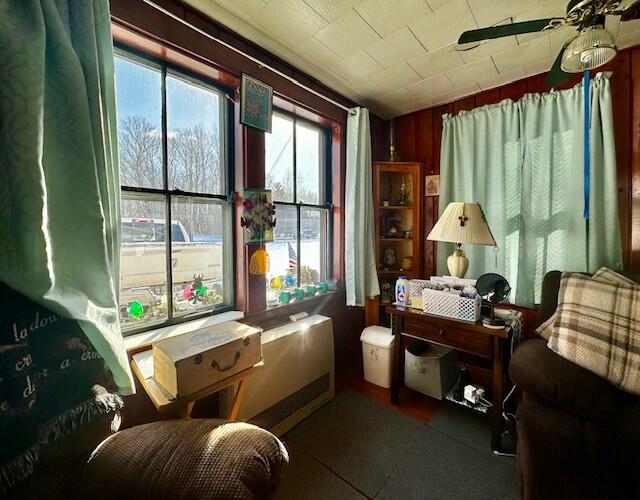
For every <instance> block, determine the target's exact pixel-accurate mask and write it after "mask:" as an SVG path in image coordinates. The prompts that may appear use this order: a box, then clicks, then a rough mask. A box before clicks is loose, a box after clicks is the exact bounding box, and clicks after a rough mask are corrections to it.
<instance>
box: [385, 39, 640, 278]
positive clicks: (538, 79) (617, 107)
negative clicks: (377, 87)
mask: <svg viewBox="0 0 640 500" xmlns="http://www.w3.org/2000/svg"><path fill="white" fill-rule="evenodd" d="M603 70H607V71H612V72H613V76H612V79H611V87H612V94H613V113H614V121H615V133H616V157H617V168H618V206H619V215H620V228H621V233H622V247H623V256H624V262H625V268H626V269H627V270H632V271H640V47H635V48H632V49H627V50H623V51H621V52H620V53H619V54H618V56H617V57H616V58H615V59H614V60H613V61H611V63H609V64H608V65H607V66H606V67H605V68H603ZM544 77H545V75H538V76H534V77H530V78H526V79H524V80H519V81H516V82H513V83H510V84H508V85H505V86H503V87H500V88H497V89H492V90H488V91H486V92H482V93H479V94H476V95H473V96H470V97H465V98H464V99H461V100H458V101H455V102H452V103H450V104H446V105H444V106H439V107H436V108H430V109H423V110H420V111H416V112H413V113H411V114H408V115H404V116H401V117H399V118H396V119H395V128H396V143H397V145H398V149H399V153H400V156H401V158H402V160H403V161H421V162H423V163H424V165H425V174H429V173H431V172H432V173H440V142H441V138H442V115H443V114H445V113H454V114H455V113H458V112H459V111H463V110H470V109H473V108H476V107H480V106H484V105H486V104H494V103H497V102H499V101H502V100H503V99H513V100H517V99H520V98H521V97H522V96H523V95H524V94H526V93H531V92H546V91H548V89H546V88H545V87H544ZM579 80H580V76H576V77H574V78H573V79H572V80H571V81H570V82H568V83H567V84H565V85H563V86H562V87H561V88H569V87H571V86H573V85H575V84H576V83H577V82H578V81H579ZM386 126H387V127H388V124H387V125H386ZM381 128H382V125H380V124H377V126H376V128H375V129H374V130H380V129H381ZM373 137H374V142H380V141H382V144H375V147H374V155H377V156H376V158H375V159H384V154H385V153H386V151H387V149H388V147H387V146H388V138H386V137H385V136H384V133H382V132H378V133H374V135H373ZM424 201H425V203H424V220H425V225H426V227H425V228H424V229H425V234H428V233H429V231H430V229H431V227H432V226H433V224H434V223H435V221H436V220H437V219H438V199H437V198H431V197H427V198H425V199H424ZM424 249H425V250H424V255H423V259H424V269H425V273H429V272H432V273H435V251H434V250H435V248H434V244H433V243H431V242H426V243H425V246H424Z"/></svg>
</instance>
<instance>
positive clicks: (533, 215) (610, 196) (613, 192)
mask: <svg viewBox="0 0 640 500" xmlns="http://www.w3.org/2000/svg"><path fill="white" fill-rule="evenodd" d="M609 77H610V75H609V74H604V73H603V74H598V75H597V76H596V77H595V78H594V79H593V81H592V85H591V92H592V93H591V103H592V123H591V193H590V205H591V210H590V218H589V219H588V220H585V219H583V217H582V213H583V208H584V150H583V136H584V132H583V127H584V114H583V93H582V84H581V83H580V84H578V85H576V86H575V87H573V88H571V89H569V90H563V91H552V92H549V93H546V94H528V95H526V96H524V97H523V98H522V99H521V100H519V101H517V102H513V101H511V100H506V101H503V102H501V103H498V104H495V105H492V106H483V107H481V108H477V109H474V110H472V111H468V112H461V113H459V114H458V115H456V116H450V115H447V116H445V117H444V122H443V137H442V154H441V158H442V163H441V172H442V173H441V192H440V210H441V211H442V210H444V208H445V207H446V206H447V204H448V203H449V202H451V201H466V202H476V201H477V202H480V204H481V205H482V207H483V209H484V211H485V214H486V216H487V221H488V223H489V226H490V228H491V230H492V232H493V234H494V237H495V238H496V242H497V244H498V247H497V250H496V249H494V248H492V247H482V246H473V245H467V246H466V247H465V252H466V253H467V256H468V257H469V260H470V267H469V272H468V277H471V278H477V277H478V276H480V275H481V274H483V273H487V272H497V273H499V274H502V275H504V276H505V277H506V278H507V280H508V281H509V283H510V284H511V286H512V295H511V300H512V301H515V303H517V304H519V305H524V306H531V305H533V304H534V303H539V301H540V295H541V288H542V279H543V277H544V275H545V274H546V273H547V271H551V270H554V269H560V270H563V271H590V272H595V271H596V270H597V269H598V268H599V267H601V266H604V265H606V266H609V267H613V268H618V269H619V268H621V267H622V250H621V243H620V228H619V223H618V206H617V184H616V159H615V140H614V131H613V111H612V106H611V86H610V80H609ZM450 253H451V245H448V244H438V272H440V273H446V258H447V256H448V255H449V254H450Z"/></svg>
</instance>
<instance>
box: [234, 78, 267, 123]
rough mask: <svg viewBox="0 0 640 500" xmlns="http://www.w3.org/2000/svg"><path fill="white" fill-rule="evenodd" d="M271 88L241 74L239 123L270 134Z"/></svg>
mask: <svg viewBox="0 0 640 500" xmlns="http://www.w3.org/2000/svg"><path fill="white" fill-rule="evenodd" d="M272 116H273V88H272V87H270V86H269V85H267V84H266V83H264V82H261V81H260V80H257V79H256V78H253V77H251V76H249V75H247V74H245V73H242V79H241V82H240V123H242V124H243V125H246V126H248V127H253V128H257V129H259V130H264V131H265V132H269V133H270V132H271V118H272Z"/></svg>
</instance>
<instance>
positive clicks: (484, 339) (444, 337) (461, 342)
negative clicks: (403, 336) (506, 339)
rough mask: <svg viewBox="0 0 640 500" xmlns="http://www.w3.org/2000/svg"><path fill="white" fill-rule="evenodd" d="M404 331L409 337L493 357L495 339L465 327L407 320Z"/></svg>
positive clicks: (430, 321) (428, 320) (429, 321)
mask: <svg viewBox="0 0 640 500" xmlns="http://www.w3.org/2000/svg"><path fill="white" fill-rule="evenodd" d="M403 331H404V332H406V333H408V334H409V335H415V336H416V337H422V338H424V339H426V340H433V341H434V342H437V343H439V344H443V345H446V346H449V347H452V348H454V349H460V350H463V351H466V352H470V353H472V354H477V355H478V356H483V357H486V358H491V357H493V346H492V339H493V337H492V336H491V335H483V334H482V333H479V332H475V331H473V330H465V329H464V325H461V326H458V325H452V324H451V323H450V322H447V324H439V323H438V322H437V321H436V322H434V321H432V320H430V319H427V318H425V319H424V320H419V319H415V318H405V319H404V329H403Z"/></svg>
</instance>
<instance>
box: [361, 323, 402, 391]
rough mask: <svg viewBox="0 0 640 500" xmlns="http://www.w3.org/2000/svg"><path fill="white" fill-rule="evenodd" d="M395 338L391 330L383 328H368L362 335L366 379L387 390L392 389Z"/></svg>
mask: <svg viewBox="0 0 640 500" xmlns="http://www.w3.org/2000/svg"><path fill="white" fill-rule="evenodd" d="M393 338H394V337H393V335H392V334H391V329H390V328H385V327H383V326H368V327H367V328H365V329H364V330H363V331H362V335H360V340H361V341H362V362H363V364H364V379H365V380H366V381H367V382H371V383H372V384H375V385H379V386H380V387H384V388H385V389H388V388H389V387H391V364H392V360H393V355H392V351H393Z"/></svg>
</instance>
